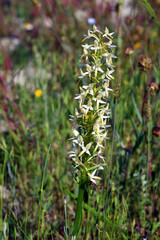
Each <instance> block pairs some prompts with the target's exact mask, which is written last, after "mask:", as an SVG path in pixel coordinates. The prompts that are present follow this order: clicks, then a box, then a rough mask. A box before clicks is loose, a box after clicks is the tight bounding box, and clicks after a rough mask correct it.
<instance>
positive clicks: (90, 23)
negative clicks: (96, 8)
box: [87, 18, 96, 25]
mask: <svg viewBox="0 0 160 240" xmlns="http://www.w3.org/2000/svg"><path fill="white" fill-rule="evenodd" d="M87 22H88V24H89V25H94V24H95V23H96V19H95V18H88V19H87Z"/></svg>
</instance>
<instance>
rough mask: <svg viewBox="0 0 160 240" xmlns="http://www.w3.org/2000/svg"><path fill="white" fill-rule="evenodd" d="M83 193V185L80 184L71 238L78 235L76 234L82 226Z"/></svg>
mask: <svg viewBox="0 0 160 240" xmlns="http://www.w3.org/2000/svg"><path fill="white" fill-rule="evenodd" d="M84 191H85V185H84V184H80V185H79V193H78V199H77V208H76V216H75V220H74V228H73V233H72V235H73V236H77V235H78V232H79V230H80V227H81V224H82V204H83V200H84Z"/></svg>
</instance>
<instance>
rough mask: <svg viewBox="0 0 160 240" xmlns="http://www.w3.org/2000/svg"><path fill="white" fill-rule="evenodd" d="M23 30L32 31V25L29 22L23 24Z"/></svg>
mask: <svg viewBox="0 0 160 240" xmlns="http://www.w3.org/2000/svg"><path fill="white" fill-rule="evenodd" d="M23 28H24V29H25V30H26V31H32V30H33V25H32V24H31V23H30V22H25V23H24V25H23Z"/></svg>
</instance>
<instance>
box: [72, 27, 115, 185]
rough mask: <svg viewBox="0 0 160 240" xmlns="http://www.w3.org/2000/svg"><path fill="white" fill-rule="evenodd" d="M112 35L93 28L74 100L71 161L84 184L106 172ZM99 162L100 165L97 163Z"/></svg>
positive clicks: (83, 58)
mask: <svg viewBox="0 0 160 240" xmlns="http://www.w3.org/2000/svg"><path fill="white" fill-rule="evenodd" d="M112 35H113V33H109V30H108V28H106V29H105V32H104V33H102V32H101V31H99V30H98V29H97V27H96V26H95V25H94V26H93V30H92V31H91V30H89V31H88V35H87V36H86V37H85V39H84V40H83V42H85V41H86V40H87V42H88V43H84V44H83V45H82V47H83V54H82V56H81V60H80V61H81V65H82V68H81V70H80V76H79V79H80V80H81V87H80V93H79V94H77V95H76V97H75V99H76V100H77V101H78V109H76V110H75V115H74V116H71V119H70V120H72V121H73V137H72V138H71V139H72V142H73V151H71V152H70V157H71V158H72V160H73V165H74V167H75V169H76V172H79V173H80V174H81V175H80V178H81V179H82V177H83V176H84V178H85V181H92V182H94V183H96V180H97V179H100V178H99V177H98V176H95V174H96V171H97V170H98V169H99V170H100V169H103V165H104V142H105V140H106V139H108V128H109V127H110V125H109V118H110V113H111V111H110V108H109V99H108V97H109V94H110V92H111V91H113V90H112V89H111V88H110V81H111V80H113V79H114V77H113V76H112V73H113V72H114V67H115V66H114V65H113V62H112V59H113V58H116V56H114V54H113V49H114V48H115V47H116V46H114V45H112V38H113V36H112ZM97 162H98V163H97Z"/></svg>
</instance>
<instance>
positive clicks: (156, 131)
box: [152, 125, 160, 137]
mask: <svg viewBox="0 0 160 240" xmlns="http://www.w3.org/2000/svg"><path fill="white" fill-rule="evenodd" d="M152 134H153V136H155V137H160V125H156V126H154V127H153V129H152Z"/></svg>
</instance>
